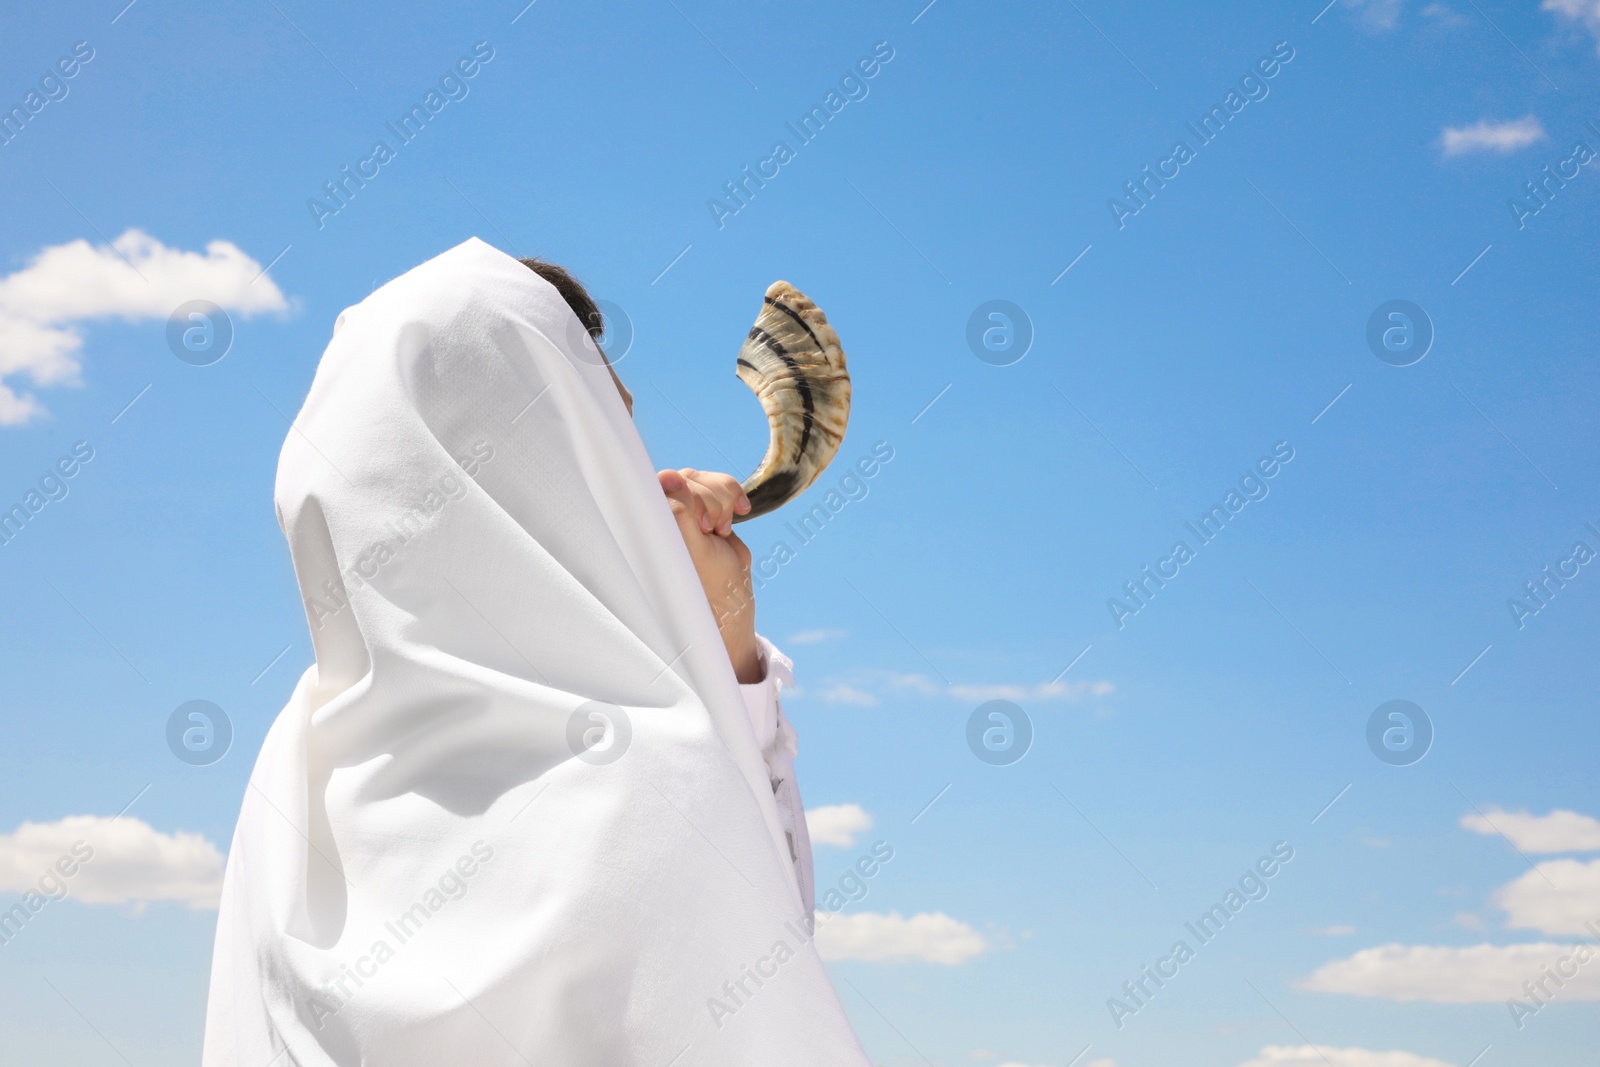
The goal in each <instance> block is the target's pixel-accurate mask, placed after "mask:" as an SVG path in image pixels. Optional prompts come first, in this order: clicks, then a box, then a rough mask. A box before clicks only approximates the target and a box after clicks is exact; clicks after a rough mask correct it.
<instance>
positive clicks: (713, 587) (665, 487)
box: [521, 259, 764, 683]
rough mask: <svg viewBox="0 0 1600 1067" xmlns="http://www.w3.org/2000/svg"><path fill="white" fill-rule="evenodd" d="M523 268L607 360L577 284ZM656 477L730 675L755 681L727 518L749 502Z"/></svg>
mask: <svg viewBox="0 0 1600 1067" xmlns="http://www.w3.org/2000/svg"><path fill="white" fill-rule="evenodd" d="M521 262H522V263H523V264H525V265H526V266H527V267H529V268H530V269H531V270H532V271H533V272H534V273H535V274H537V275H538V276H539V277H541V278H543V279H544V280H545V281H547V282H549V283H550V284H551V285H552V286H554V287H555V290H556V292H558V293H560V294H561V299H563V300H565V301H566V303H567V306H568V307H569V308H571V309H572V313H573V314H574V315H575V316H577V319H578V322H580V323H582V324H583V325H584V327H585V328H586V329H587V330H588V332H589V335H590V337H591V338H593V339H594V340H595V343H596V348H597V349H598V350H599V352H600V355H601V357H602V358H605V350H604V349H599V339H600V338H601V337H603V336H605V318H604V316H603V315H602V314H601V312H600V308H599V306H598V305H597V304H596V303H595V302H594V298H593V297H591V296H590V295H589V291H588V290H587V289H585V288H584V287H583V284H582V283H581V282H579V281H578V279H576V278H574V277H573V276H572V274H571V273H569V272H568V271H567V270H566V269H565V268H563V267H558V266H556V265H555V264H554V263H546V262H544V261H543V260H539V259H524V260H522V261H521ZM605 364H606V370H607V371H609V372H610V373H611V380H612V381H613V382H614V383H615V384H616V387H617V393H618V394H619V395H620V396H621V397H622V402H623V404H625V405H626V406H627V408H628V414H629V415H632V414H633V393H632V392H631V391H629V389H628V387H627V386H625V385H623V384H622V379H621V378H619V377H617V370H616V368H615V367H613V366H612V365H611V360H610V359H608V358H607V359H605ZM656 476H657V478H658V479H659V480H660V482H661V489H662V491H663V492H664V493H666V495H667V499H668V500H670V501H671V504H672V517H673V518H674V519H676V520H677V522H678V529H679V530H680V531H681V532H682V533H683V543H684V545H685V546H686V547H687V548H688V549H689V558H690V559H691V560H693V561H694V567H695V571H696V573H698V574H699V575H700V584H701V585H703V586H704V587H705V591H706V599H707V600H708V601H709V602H710V604H711V610H712V613H713V614H714V615H715V616H716V619H717V628H718V629H719V630H720V631H721V633H722V640H723V643H724V644H725V645H726V646H727V649H728V658H729V659H730V660H731V661H732V663H733V669H734V673H735V674H737V675H738V677H739V681H740V682H741V683H753V682H759V681H760V680H761V679H762V677H763V676H764V672H763V670H762V667H761V662H760V660H761V654H760V649H759V647H758V644H757V640H756V612H755V596H754V591H753V589H752V587H751V583H750V550H749V549H748V548H747V547H745V543H744V542H743V541H741V540H740V539H739V536H738V535H737V534H735V533H734V532H733V517H734V516H735V515H743V514H745V513H747V512H748V511H749V510H750V500H749V498H747V497H746V496H745V495H744V492H743V491H742V490H741V489H740V488H739V480H738V479H737V478H735V477H733V476H732V475H730V474H712V473H708V472H704V471H697V470H694V469H692V468H689V467H685V468H684V469H682V470H677V471H671V470H664V471H660V472H658V473H657V475H656Z"/></svg>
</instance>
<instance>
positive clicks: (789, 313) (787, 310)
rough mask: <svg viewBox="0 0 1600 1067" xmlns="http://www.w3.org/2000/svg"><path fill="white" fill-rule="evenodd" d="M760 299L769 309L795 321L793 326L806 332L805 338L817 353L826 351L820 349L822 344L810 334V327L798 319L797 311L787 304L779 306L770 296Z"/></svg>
mask: <svg viewBox="0 0 1600 1067" xmlns="http://www.w3.org/2000/svg"><path fill="white" fill-rule="evenodd" d="M761 299H762V300H763V301H765V302H766V303H767V304H768V305H770V306H771V307H775V308H777V309H778V310H779V311H781V312H783V313H784V314H785V315H787V316H789V317H790V318H791V319H793V320H794V321H795V324H796V325H798V326H799V327H800V328H801V329H802V330H804V331H805V332H806V336H807V337H809V338H811V343H812V344H814V345H816V346H817V349H818V350H819V351H821V352H826V351H827V349H825V348H823V347H822V342H821V341H819V340H817V335H816V334H814V333H812V332H811V327H810V326H809V325H807V324H806V320H805V319H802V318H801V317H800V313H799V312H798V311H796V310H795V309H794V308H792V307H790V306H789V305H788V304H780V303H778V302H777V301H776V300H774V299H772V297H770V296H764V297H762V298H761Z"/></svg>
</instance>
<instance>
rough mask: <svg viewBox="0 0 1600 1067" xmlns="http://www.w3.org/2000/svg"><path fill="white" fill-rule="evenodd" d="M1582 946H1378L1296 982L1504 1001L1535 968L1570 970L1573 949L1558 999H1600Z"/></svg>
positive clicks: (1598, 973) (1402, 995)
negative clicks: (1580, 957) (1578, 960)
mask: <svg viewBox="0 0 1600 1067" xmlns="http://www.w3.org/2000/svg"><path fill="white" fill-rule="evenodd" d="M1594 952H1595V950H1594V949H1593V948H1592V947H1590V946H1587V945H1577V946H1574V945H1555V944H1548V943H1543V942H1541V943H1539V944H1532V945H1469V946H1467V947H1465V948H1454V947H1446V946H1433V945H1380V946H1378V947H1377V948H1367V949H1362V950H1361V951H1360V952H1357V953H1356V954H1355V955H1353V956H1350V957H1349V958H1347V959H1342V960H1334V961H1333V962H1332V963H1327V964H1324V965H1323V966H1321V967H1319V968H1318V969H1317V970H1316V971H1314V972H1313V973H1312V974H1311V975H1310V976H1309V977H1307V978H1306V979H1304V980H1303V981H1301V982H1300V983H1298V988H1300V989H1306V990H1310V991H1312V992H1317V993H1345V994H1349V995H1351V996H1358V997H1383V998H1385V999H1387V1000H1398V1001H1416V1000H1424V1001H1431V1002H1432V1003H1435V1004H1491V1003H1503V1002H1504V1001H1505V1000H1507V999H1508V998H1510V997H1525V996H1526V995H1527V994H1526V993H1525V992H1524V990H1523V988H1522V983H1523V982H1525V981H1529V980H1537V979H1538V978H1539V977H1540V974H1541V971H1540V969H1541V968H1542V967H1545V966H1547V965H1548V966H1551V967H1552V968H1553V967H1555V966H1556V965H1557V963H1558V962H1559V961H1561V960H1563V959H1568V960H1569V962H1568V963H1567V964H1566V965H1565V966H1566V967H1567V968H1568V969H1572V967H1573V964H1572V962H1571V959H1572V958H1573V957H1574V953H1577V954H1585V953H1587V954H1589V955H1588V956H1586V957H1585V959H1586V961H1587V964H1586V965H1582V964H1580V965H1578V966H1577V969H1576V977H1571V978H1568V979H1566V985H1565V986H1564V987H1563V988H1562V990H1561V999H1562V1000H1570V1001H1580V1000H1584V1001H1594V1000H1600V964H1597V963H1596V961H1595V960H1594V959H1592V958H1590V957H1592V955H1593V954H1594Z"/></svg>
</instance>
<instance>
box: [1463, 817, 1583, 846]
mask: <svg viewBox="0 0 1600 1067" xmlns="http://www.w3.org/2000/svg"><path fill="white" fill-rule="evenodd" d="M1461 825H1462V826H1463V827H1465V828H1466V829H1468V830H1471V831H1472V832H1473V833H1475V834H1488V835H1491V836H1498V835H1500V834H1504V835H1505V836H1506V839H1507V840H1509V841H1510V842H1511V843H1512V844H1513V845H1516V846H1517V847H1518V848H1519V849H1521V850H1522V851H1524V852H1600V819H1595V818H1593V817H1592V816H1589V815H1580V814H1578V813H1577V812H1575V811H1566V810H1562V809H1557V810H1555V811H1552V812H1550V814H1548V815H1533V814H1531V813H1529V812H1526V811H1502V810H1501V809H1499V808H1488V809H1486V810H1485V811H1483V812H1482V813H1479V812H1476V811H1474V812H1469V813H1468V814H1466V815H1463V816H1462V817H1461Z"/></svg>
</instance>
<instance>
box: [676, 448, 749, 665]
mask: <svg viewBox="0 0 1600 1067" xmlns="http://www.w3.org/2000/svg"><path fill="white" fill-rule="evenodd" d="M656 478H657V480H659V481H660V482H661V491H662V492H664V493H666V494H667V502H668V504H669V505H670V506H671V507H672V517H673V518H674V519H676V520H677V523H678V532H679V533H681V534H682V535H683V543H684V544H685V545H687V546H688V548H689V558H690V559H691V560H693V561H694V569H695V572H696V573H698V574H699V575H700V585H701V587H702V588H704V589H705V593H706V600H708V601H709V602H710V604H711V613H712V615H714V616H715V617H716V620H717V630H718V631H719V632H720V633H721V634H722V643H723V644H724V645H725V646H726V647H727V649H728V658H729V659H730V660H731V661H732V662H733V672H734V674H735V675H737V676H738V679H739V681H740V683H741V684H749V683H751V682H759V681H760V680H761V677H762V670H761V657H760V654H759V653H758V652H757V650H756V599H755V592H754V590H753V589H752V587H751V583H750V550H749V549H748V548H746V547H745V543H744V542H743V541H741V540H739V535H738V534H735V533H734V532H733V517H734V516H735V515H743V514H745V513H746V512H748V511H749V510H750V501H749V499H748V498H747V497H746V496H745V495H744V491H743V490H742V489H740V488H739V482H738V480H737V479H736V478H734V477H733V476H732V475H728V474H712V473H709V472H706V471H697V470H695V469H693V468H692V467H685V468H683V469H682V470H675V471H672V470H667V471H658V472H657V473H656Z"/></svg>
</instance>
